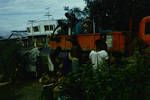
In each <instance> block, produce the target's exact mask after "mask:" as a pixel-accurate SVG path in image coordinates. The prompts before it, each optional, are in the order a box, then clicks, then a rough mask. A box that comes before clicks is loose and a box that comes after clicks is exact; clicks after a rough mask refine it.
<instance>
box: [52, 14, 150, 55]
mask: <svg viewBox="0 0 150 100" xmlns="http://www.w3.org/2000/svg"><path fill="white" fill-rule="evenodd" d="M131 36H132V32H119V31H114V32H110V33H106V34H105V40H106V43H107V46H108V50H109V51H111V52H121V53H125V52H129V53H130V52H131V50H132V49H133V46H132V42H133V40H134V37H133V36H132V37H131ZM56 37H57V38H59V41H49V45H50V47H51V48H53V49H55V48H56V47H57V46H60V47H61V48H62V49H63V50H69V49H70V48H71V47H72V45H71V43H70V42H69V41H68V39H69V38H70V37H71V36H69V35H62V34H59V35H56ZM76 37H77V40H78V42H79V44H80V45H81V48H82V49H83V50H88V51H89V50H91V49H95V44H94V42H95V40H97V39H101V38H103V35H102V34H100V33H88V34H78V35H76ZM136 37H138V38H139V39H140V40H142V42H143V43H144V44H146V45H150V16H147V17H144V18H143V19H142V20H141V22H140V24H139V32H138V34H136Z"/></svg>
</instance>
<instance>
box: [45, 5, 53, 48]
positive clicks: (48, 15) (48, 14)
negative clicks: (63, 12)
mask: <svg viewBox="0 0 150 100" xmlns="http://www.w3.org/2000/svg"><path fill="white" fill-rule="evenodd" d="M46 10H48V12H47V13H46V14H45V16H47V17H48V23H49V25H48V27H49V34H51V32H50V16H52V15H50V11H49V10H50V8H49V7H48V8H46ZM47 44H48V34H47V35H46V45H47Z"/></svg>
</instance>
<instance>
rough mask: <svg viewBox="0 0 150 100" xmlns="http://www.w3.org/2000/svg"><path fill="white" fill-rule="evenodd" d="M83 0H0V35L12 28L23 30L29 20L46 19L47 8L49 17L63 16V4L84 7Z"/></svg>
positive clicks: (71, 6) (5, 33)
mask: <svg viewBox="0 0 150 100" xmlns="http://www.w3.org/2000/svg"><path fill="white" fill-rule="evenodd" d="M85 5H86V4H85V2H84V0H0V36H3V35H7V34H10V32H11V31H12V30H25V29H26V26H27V23H28V22H29V20H47V19H48V17H47V16H44V15H45V14H46V13H47V12H48V9H47V8H49V13H50V14H51V15H52V16H51V18H54V19H60V18H65V16H64V13H65V11H64V6H69V8H73V7H79V8H80V9H83V8H84V7H85Z"/></svg>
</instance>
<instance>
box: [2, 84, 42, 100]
mask: <svg viewBox="0 0 150 100" xmlns="http://www.w3.org/2000/svg"><path fill="white" fill-rule="evenodd" d="M41 91H42V88H41V86H40V84H39V83H38V82H37V81H26V82H17V83H13V84H8V85H5V86H0V100H40V96H41Z"/></svg>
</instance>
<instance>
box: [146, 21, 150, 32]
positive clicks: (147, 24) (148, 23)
mask: <svg viewBox="0 0 150 100" xmlns="http://www.w3.org/2000/svg"><path fill="white" fill-rule="evenodd" d="M145 34H149V35H150V22H147V23H146V24H145Z"/></svg>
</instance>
